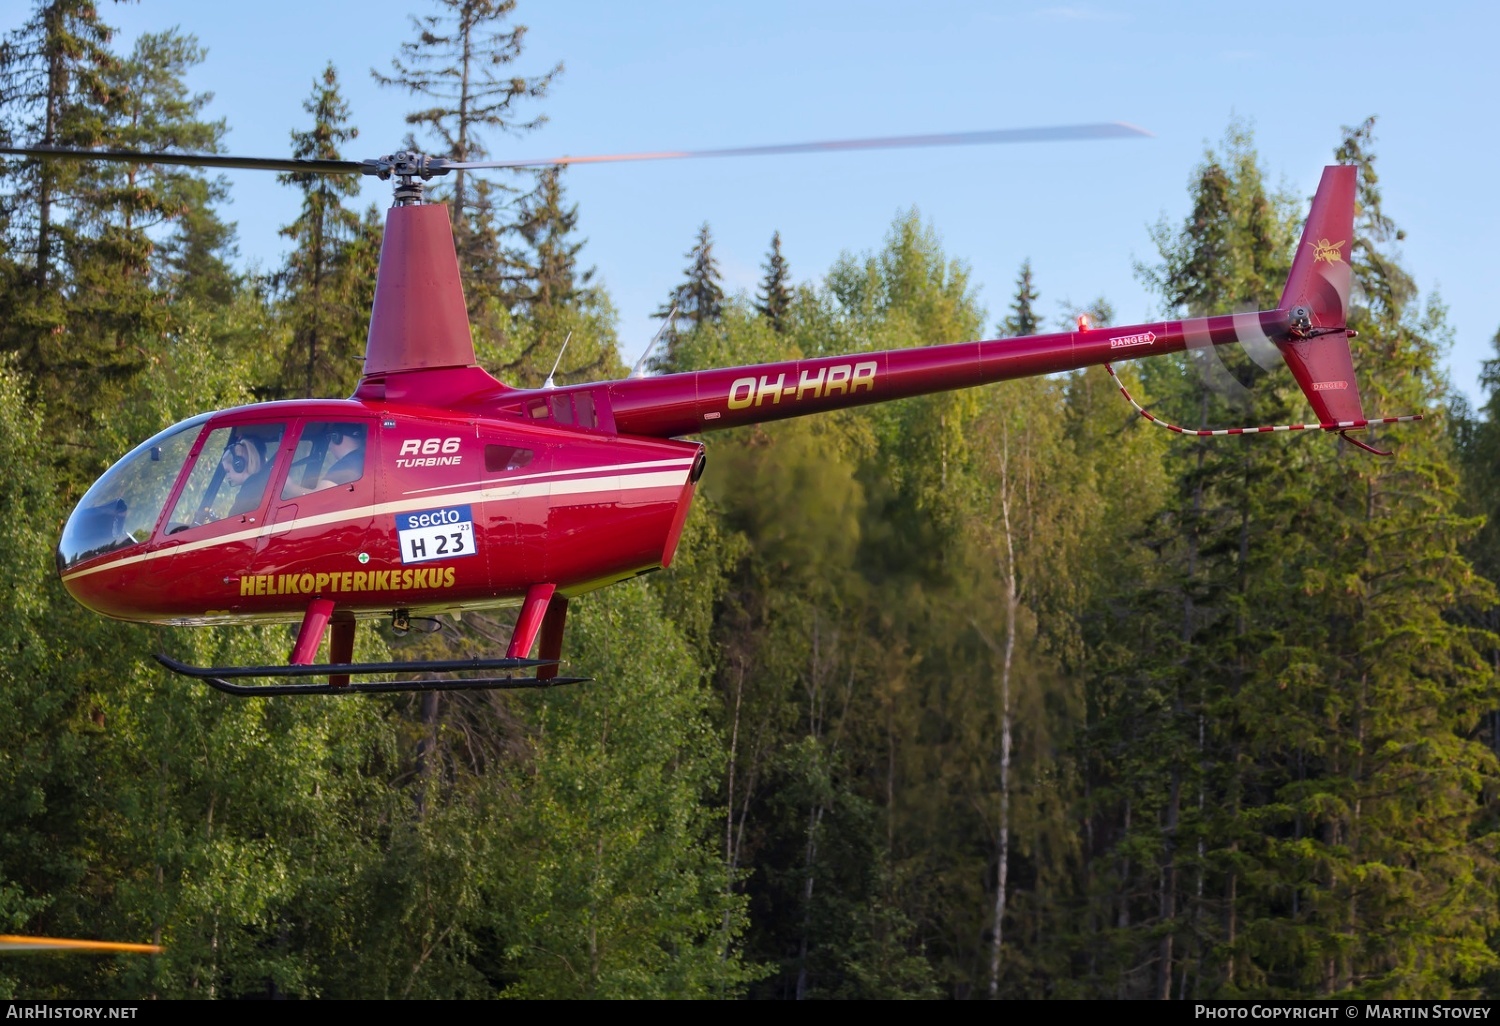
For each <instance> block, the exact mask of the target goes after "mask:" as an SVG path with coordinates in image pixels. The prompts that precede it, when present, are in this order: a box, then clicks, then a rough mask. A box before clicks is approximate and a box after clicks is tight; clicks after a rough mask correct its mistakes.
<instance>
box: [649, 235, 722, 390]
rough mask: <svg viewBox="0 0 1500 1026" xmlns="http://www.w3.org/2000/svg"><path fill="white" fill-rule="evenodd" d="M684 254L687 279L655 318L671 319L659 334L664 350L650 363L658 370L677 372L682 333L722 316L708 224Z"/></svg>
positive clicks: (720, 279) (711, 238) (717, 267)
mask: <svg viewBox="0 0 1500 1026" xmlns="http://www.w3.org/2000/svg"><path fill="white" fill-rule="evenodd" d="M684 255H685V256H686V257H687V258H688V261H689V263H688V265H687V267H686V268H684V269H683V274H684V275H686V280H684V281H683V282H682V284H680V285H678V286H677V287H676V288H675V289H673V290H672V292H671V295H670V296H668V298H667V301H666V302H665V303H663V304H662V306H661V308H660V309H659V310H657V311H656V316H657V317H668V316H670V317H671V318H672V322H671V323H670V324H669V325H668V326H667V330H666V331H665V332H664V333H663V335H662V338H663V340H664V341H665V342H666V350H665V351H664V352H663V353H662V354H661V355H660V356H659V357H657V358H655V360H654V361H653V362H654V363H655V365H656V367H657V368H658V369H661V370H674V369H677V367H678V364H679V362H680V361H679V359H678V355H677V348H678V346H679V344H680V343H681V340H682V336H683V335H684V334H686V333H687V332H690V331H695V330H697V329H698V328H701V327H703V326H704V325H706V324H712V323H714V322H715V321H717V320H719V318H720V317H722V316H723V315H724V285H723V281H724V279H723V278H722V277H721V276H720V274H719V261H718V260H717V259H715V257H714V242H713V236H712V234H711V233H710V231H709V228H708V222H707V221H705V222H703V227H701V228H699V229H698V241H697V242H696V243H694V245H693V248H692V249H690V250H688V251H687V253H686V254H684ZM674 309H675V310H676V313H675V314H674V313H673V310H674Z"/></svg>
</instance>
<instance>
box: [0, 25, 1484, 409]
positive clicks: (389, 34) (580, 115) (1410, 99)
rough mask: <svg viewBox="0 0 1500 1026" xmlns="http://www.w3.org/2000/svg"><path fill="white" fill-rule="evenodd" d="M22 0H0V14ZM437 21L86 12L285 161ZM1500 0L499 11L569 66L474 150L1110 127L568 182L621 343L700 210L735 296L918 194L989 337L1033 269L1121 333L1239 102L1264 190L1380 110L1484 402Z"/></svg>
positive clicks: (243, 214) (1383, 161) (255, 198)
mask: <svg viewBox="0 0 1500 1026" xmlns="http://www.w3.org/2000/svg"><path fill="white" fill-rule="evenodd" d="M29 9H30V4H29V3H28V2H22V0H0V12H3V13H0V26H4V27H9V26H11V25H14V24H17V23H18V22H19V21H20V20H21V19H22V18H24V17H25V15H26V13H27V11H28V10H29ZM431 9H432V8H431V6H430V5H429V4H427V3H423V2H420V0H405V2H390V0H362V2H359V3H334V2H319V0H303V2H300V3H289V2H284V0H259V2H257V3H254V4H204V3H202V2H201V0H199V2H186V0H144V2H142V3H139V4H128V5H116V4H104V5H103V10H104V16H105V18H106V20H108V21H110V22H111V23H113V24H114V25H116V26H117V27H118V28H119V29H120V30H121V38H120V45H121V47H122V48H125V47H128V45H129V42H130V40H131V39H133V38H134V36H135V35H136V34H138V33H139V32H141V31H145V30H158V29H162V28H167V27H172V26H177V27H179V28H180V29H181V30H182V31H184V32H187V33H191V34H193V35H195V36H197V37H198V39H199V41H200V42H201V43H202V44H203V45H204V46H206V47H207V48H208V51H209V52H208V58H207V60H206V62H205V63H204V64H203V65H202V66H200V67H199V68H198V69H197V71H196V72H195V73H194V76H193V78H192V85H193V86H194V87H195V88H196V89H199V90H206V91H211V92H213V93H214V94H215V98H214V101H213V103H212V104H211V106H210V108H209V110H210V113H211V114H212V115H214V116H218V117H224V118H226V119H227V120H228V123H229V125H230V129H231V130H230V133H229V137H228V143H227V149H228V151H229V152H232V153H236V154H246V155H257V156H259V155H281V154H284V153H286V152H287V148H288V145H289V139H288V133H289V132H290V131H291V130H292V129H293V128H296V127H301V126H303V125H305V123H306V121H307V115H306V114H304V112H303V110H302V106H301V104H302V101H303V100H304V99H305V98H306V97H307V95H308V94H309V92H310V90H311V86H312V82H313V79H314V77H315V76H316V75H317V74H318V73H319V72H320V71H321V69H322V68H323V66H324V65H325V64H326V63H327V62H328V61H330V60H331V61H332V62H333V63H334V64H335V66H336V67H337V68H338V70H339V72H340V75H341V78H342V81H343V84H344V90H345V94H346V96H347V98H348V99H349V102H350V104H351V107H352V112H353V120H354V123H355V124H356V125H358V126H359V128H360V133H361V134H360V138H359V140H357V142H356V144H355V145H354V146H352V147H351V148H350V151H349V152H348V153H347V154H346V156H350V157H364V156H374V155H378V154H381V153H385V152H389V151H390V150H392V149H394V148H396V147H397V146H398V145H399V140H400V139H401V137H402V135H403V134H404V131H405V127H404V125H403V124H402V115H403V114H404V113H405V111H406V110H407V109H408V108H409V107H410V106H411V105H412V104H411V103H410V102H409V101H408V98H407V97H406V96H405V95H404V94H401V93H399V92H397V91H395V90H388V89H380V88H378V87H376V86H375V85H374V83H373V82H372V81H371V79H370V69H371V68H372V67H381V68H385V67H387V66H388V65H389V62H390V59H391V57H392V56H394V55H395V53H396V51H397V48H398V47H399V45H400V44H401V43H402V42H403V41H405V40H407V39H408V38H410V37H411V35H412V29H411V26H410V20H409V15H410V14H412V13H418V14H420V13H426V12H428V11H429V10H431ZM1496 11H1497V8H1495V7H1493V6H1491V5H1484V4H1479V3H1451V4H1429V5H1424V6H1422V7H1414V6H1413V5H1411V4H1409V3H1405V4H1396V3H1386V2H1369V3H1365V4H1361V5H1352V4H1339V5H1333V4H1321V3H1314V2H1308V0H1303V2H1299V3H1284V2H1268V3H1259V4H1254V5H1218V4H1213V5H1209V4H1197V3H1165V2H1162V3H1130V4H1126V3H1112V2H1094V3H1070V4H1046V3H1016V4H1009V3H978V2H970V0H928V2H926V3H924V4H921V5H917V4H913V3H910V2H906V3H891V2H884V0H863V2H859V3H854V2H843V0H816V2H813V0H801V2H798V3H790V2H780V0H757V2H756V3H754V4H723V3H706V2H703V0H698V2H689V0H646V2H642V3H635V4H624V3H618V2H614V3H606V2H595V0H548V2H542V0H521V3H520V5H519V7H518V11H517V19H516V20H518V21H520V22H521V23H523V24H526V25H529V26H530V29H531V31H530V34H529V36H528V40H527V51H526V54H525V56H524V57H523V61H522V67H521V68H520V70H521V71H522V72H523V73H535V72H538V71H541V70H543V69H545V68H547V67H550V66H551V64H553V63H555V62H557V61H562V62H564V64H565V65H566V70H565V72H564V73H563V74H562V75H561V76H560V77H559V78H558V80H557V82H556V84H555V86H554V88H553V91H552V95H551V96H550V97H549V98H548V99H547V100H545V101H542V102H541V104H540V105H539V108H538V111H539V112H545V113H546V114H547V115H548V117H549V122H548V124H547V125H546V126H545V127H543V128H542V129H541V130H539V131H537V132H535V133H532V134H531V135H529V136H527V137H526V138H524V139H509V138H503V137H497V138H492V139H490V140H489V143H490V149H491V152H492V153H493V154H494V155H496V156H500V155H513V156H552V155H557V154H564V153H569V154H580V153H607V152H617V151H622V150H626V151H628V150H644V149H677V148H685V149H707V148H714V147H722V146H735V145H755V144H762V143H778V142H799V141H804V140H810V139H829V138H847V137H860V136H873V135H893V134H908V133H926V132H943V131H967V130H979V129H990V128H1009V127H1026V126H1033V125H1049V124H1073V123H1080V122H1093V121H1111V120H1121V121H1128V122H1131V123H1134V124H1137V125H1141V126H1142V127H1144V128H1147V129H1149V130H1150V131H1152V132H1153V133H1155V138H1153V139H1149V140H1139V141H1110V142H1089V143H1082V142H1075V143H1061V144H1047V145H1030V146H997V147H985V148H959V149H953V150H946V151H937V150H918V151H908V152H891V153H866V154H828V155H818V156H805V157H774V158H747V159H735V160H704V161H688V162H676V163H662V164H635V165H615V166H594V167H580V168H574V169H572V170H570V171H569V172H568V173H567V174H566V176H565V183H566V187H567V190H568V193H569V196H570V198H571V199H572V200H573V201H574V202H576V203H578V205H579V209H580V215H581V222H580V224H581V232H582V234H583V235H584V236H585V237H586V238H587V239H588V245H587V246H586V247H585V249H584V251H583V258H584V260H585V261H586V263H587V264H592V265H595V266H597V268H598V270H599V275H600V278H601V279H602V280H603V282H604V283H605V285H606V286H607V288H608V289H609V291H610V293H611V295H612V296H613V298H614V301H615V303H616V305H617V307H618V309H619V312H620V336H621V340H622V345H623V348H624V350H625V352H626V354H627V356H633V355H634V354H635V353H637V352H639V350H640V348H641V347H642V345H644V343H645V341H646V339H647V338H649V337H650V335H651V333H652V332H653V331H654V330H655V323H654V322H653V321H652V320H651V318H650V314H651V312H652V311H653V310H654V309H655V308H656V307H657V306H658V305H659V304H660V303H661V301H662V299H663V297H665V296H666V295H667V293H668V291H669V290H670V289H671V288H672V286H673V285H675V284H676V283H677V281H678V280H680V278H681V273H682V269H683V267H684V265H685V263H686V260H685V256H684V254H685V253H686V251H687V250H688V248H689V247H690V246H691V244H692V241H693V237H694V234H695V232H696V230H697V228H698V226H699V225H700V224H702V223H703V222H705V221H707V222H708V223H709V225H710V226H711V228H712V230H713V234H714V238H715V240H716V243H717V250H716V251H717V253H718V255H719V258H720V260H721V264H722V267H723V270H724V273H725V277H726V280H727V283H728V285H729V287H730V289H731V290H735V289H745V290H752V291H753V289H754V287H755V284H756V282H757V281H758V279H759V277H760V274H761V270H760V264H761V263H762V261H763V260H764V257H765V252H766V249H767V245H768V243H769V240H770V237H771V233H772V232H773V231H780V232H781V234H782V239H783V243H784V249H785V253H786V255H787V258H788V260H789V261H790V264H791V267H792V271H793V274H794V275H795V276H796V277H797V278H798V279H800V280H816V279H817V278H819V277H820V276H821V275H822V274H823V273H824V272H825V271H826V270H827V269H828V267H829V265H830V264H831V263H832V262H833V261H834V260H835V259H836V258H837V257H838V255H839V253H840V252H841V251H846V250H847V251H853V252H856V253H860V252H865V251H869V250H872V249H875V248H877V247H878V246H879V245H880V244H881V241H882V239H883V237H884V236H885V233H886V231H887V230H888V228H889V226H890V224H891V221H892V219H893V218H894V217H895V216H896V214H897V213H898V212H899V211H902V210H906V209H908V208H910V207H912V206H915V207H917V208H918V209H919V210H920V211H921V213H922V215H923V217H924V218H925V219H927V220H928V221H929V222H930V223H931V224H932V225H933V226H934V227H935V228H936V230H937V231H938V233H939V234H940V235H941V237H942V239H943V243H944V247H945V249H946V251H947V252H948V254H949V255H951V256H954V257H958V258H961V259H963V260H965V261H967V262H968V263H969V265H970V266H971V268H972V274H973V279H972V280H973V282H974V283H975V285H976V286H977V287H978V288H979V289H980V298H981V301H982V302H983V303H984V304H985V305H986V306H987V307H988V309H989V312H990V314H989V318H988V324H989V325H990V326H993V324H994V322H995V321H997V320H998V319H999V318H1000V317H1001V316H1003V314H1004V312H1005V307H1006V305H1007V304H1008V302H1009V297H1010V294H1011V291H1012V289H1013V282H1014V279H1015V274H1016V270H1017V267H1018V266H1019V264H1020V263H1021V261H1022V260H1023V259H1026V258H1030V259H1031V261H1032V263H1033V266H1034V268H1035V272H1036V280H1037V283H1038V285H1039V287H1040V289H1041V292H1042V302H1043V308H1044V309H1045V310H1046V311H1047V312H1048V313H1049V314H1057V313H1060V312H1061V306H1060V304H1062V303H1063V302H1064V301H1068V300H1071V301H1072V302H1073V303H1076V304H1083V303H1085V302H1087V301H1089V300H1091V299H1092V298H1093V297H1095V296H1098V295H1103V296H1105V297H1107V298H1108V299H1109V300H1110V301H1111V302H1112V303H1113V304H1114V305H1115V307H1116V309H1117V310H1118V312H1119V317H1120V319H1121V320H1122V321H1130V320H1145V319H1148V318H1150V317H1152V316H1155V315H1157V314H1158V313H1159V312H1160V311H1159V310H1158V309H1157V307H1156V306H1155V305H1154V304H1153V300H1152V297H1151V296H1150V295H1149V294H1147V293H1146V291H1145V290H1144V289H1143V288H1142V287H1141V285H1140V284H1139V283H1138V282H1137V281H1136V279H1135V276H1134V273H1133V270H1132V268H1133V264H1134V262H1135V261H1140V260H1148V261H1149V260H1150V259H1152V257H1153V255H1154V252H1153V249H1152V246H1151V242H1150V238H1149V235H1148V226H1149V225H1150V224H1152V223H1154V222H1155V221H1156V220H1157V219H1158V218H1160V217H1162V216H1166V217H1167V218H1169V219H1170V220H1172V221H1179V220H1180V219H1181V218H1182V217H1183V215H1184V214H1185V212H1186V209H1187V189H1186V187H1187V183H1188V180H1189V178H1190V176H1191V175H1192V173H1193V170H1194V167H1195V166H1196V165H1197V164H1198V162H1199V161H1200V160H1201V158H1202V155H1203V152H1204V149H1205V147H1206V146H1208V145H1213V144H1216V143H1217V142H1218V140H1220V139H1221V138H1222V137H1223V135H1224V132H1225V129H1226V127H1227V125H1228V124H1229V122H1230V120H1231V118H1240V119H1243V120H1244V121H1246V122H1248V123H1249V124H1250V125H1251V126H1252V127H1253V130H1254V133H1255V139H1256V143H1257V145H1258V148H1259V150H1260V153H1261V155H1262V158H1263V161H1264V164H1265V166H1266V169H1267V170H1268V172H1269V173H1270V176H1271V179H1272V181H1273V182H1274V183H1278V184H1281V185H1284V186H1285V187H1286V188H1287V189H1288V190H1290V191H1291V192H1292V193H1293V194H1296V195H1300V196H1310V195H1311V193H1312V191H1313V189H1314V188H1315V186H1316V184H1317V180H1318V175H1319V173H1320V170H1321V168H1322V166H1323V165H1324V164H1325V163H1327V162H1329V161H1330V160H1331V159H1332V151H1333V148H1334V146H1335V145H1336V144H1337V142H1338V139H1339V135H1340V131H1339V129H1340V126H1341V125H1346V124H1355V123H1358V122H1359V121H1360V120H1362V119H1363V118H1365V117H1366V116H1368V115H1371V114H1375V115H1378V116H1379V118H1380V121H1379V127H1378V135H1377V143H1378V154H1379V165H1378V166H1379V169H1380V173H1381V176H1382V185H1383V187H1384V191H1385V198H1386V207H1387V211H1388V213H1389V214H1390V215H1392V216H1393V217H1394V218H1395V219H1396V221H1397V222H1398V223H1399V224H1400V225H1401V226H1402V227H1403V228H1404V229H1405V230H1406V232H1407V239H1406V241H1405V243H1403V246H1402V254H1403V258H1404V262H1405V264H1406V266H1407V267H1408V268H1409V269H1410V270H1411V271H1412V272H1413V273H1414V274H1415V276H1416V278H1417V280H1418V282H1419V284H1420V285H1421V287H1422V289H1423V291H1424V293H1429V292H1433V291H1436V292H1438V293H1439V294H1440V295H1441V297H1442V299H1443V301H1444V302H1446V303H1447V305H1448V307H1449V310H1450V323H1451V325H1452V327H1453V329H1454V348H1453V350H1452V354H1451V361H1450V366H1451V375H1452V379H1453V381H1454V383H1455V385H1457V386H1458V387H1459V388H1461V389H1462V390H1464V391H1465V392H1467V393H1469V394H1470V395H1471V396H1474V395H1477V374H1478V366H1479V361H1480V360H1482V359H1485V358H1486V357H1487V356H1488V355H1490V339H1491V337H1492V336H1493V335H1494V334H1495V332H1496V329H1497V328H1500V309H1497V308H1496V307H1495V305H1494V304H1492V303H1491V302H1490V285H1491V260H1490V259H1489V258H1488V257H1486V256H1485V254H1486V253H1487V252H1488V248H1489V247H1488V243H1487V240H1488V239H1490V238H1493V237H1494V236H1495V234H1496V228H1497V220H1500V215H1497V213H1496V211H1497V204H1496V202H1495V198H1494V195H1495V193H1494V188H1493V186H1492V185H1491V184H1490V183H1489V182H1488V181H1487V179H1488V177H1489V173H1490V169H1492V168H1494V167H1496V166H1497V165H1500V152H1497V151H1500V142H1497V136H1496V132H1495V131H1494V128H1493V125H1492V122H1493V107H1494V103H1495V100H1496V97H1497V96H1500V72H1497V70H1496V67H1497V62H1496V61H1495V60H1494V58H1493V41H1494V39H1495V37H1496V35H1497V29H1500V14H1497V13H1496ZM231 183H232V190H233V199H234V205H233V207H232V208H231V210H230V217H231V218H232V219H233V220H235V221H237V222H238V224H239V232H240V238H241V251H242V254H243V256H244V257H245V258H246V259H247V260H253V261H259V262H261V263H262V264H266V265H270V264H273V263H275V262H277V261H278V260H279V259H280V255H281V253H282V252H283V251H284V248H285V247H284V245H283V240H281V239H280V238H279V237H278V236H277V233H276V229H277V228H278V227H279V226H280V225H282V224H285V223H287V222H288V221H290V220H291V218H292V217H293V216H294V213H295V209H296V196H295V194H294V193H293V192H292V190H290V189H289V188H286V187H283V186H279V185H277V184H276V183H275V179H274V176H272V175H267V174H264V173H262V174H260V175H256V174H253V173H249V172H244V173H239V174H236V175H233V176H231ZM387 196H388V192H387V187H385V186H379V185H377V184H376V183H371V184H370V185H369V186H368V187H367V188H366V192H365V200H366V202H378V203H379V204H380V205H381V206H385V205H386V204H387V203H388V198H387ZM1268 298H1270V299H1274V297H1268ZM1356 344H1357V343H1356ZM514 384H518V385H535V384H539V382H514ZM1371 412H1372V413H1400V412H1406V411H1371Z"/></svg>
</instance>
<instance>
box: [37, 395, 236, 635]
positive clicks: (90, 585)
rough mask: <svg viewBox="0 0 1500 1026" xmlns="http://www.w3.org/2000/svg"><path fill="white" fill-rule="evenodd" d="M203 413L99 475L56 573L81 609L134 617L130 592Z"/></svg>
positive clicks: (73, 519)
mask: <svg viewBox="0 0 1500 1026" xmlns="http://www.w3.org/2000/svg"><path fill="white" fill-rule="evenodd" d="M208 417H209V415H208V414H203V415H200V416H198V417H194V418H193V419H191V420H188V421H184V422H182V423H181V424H176V425H173V426H172V427H170V428H167V430H165V431H163V432H161V433H159V434H157V435H154V436H153V437H151V438H148V439H147V440H146V441H144V442H142V443H141V444H140V445H138V446H136V447H135V448H134V449H132V450H131V451H130V452H129V453H127V454H126V455H125V456H123V457H122V458H121V459H120V460H118V461H117V462H116V463H115V465H114V466H112V467H110V468H109V469H108V470H107V471H105V472H104V474H103V476H101V477H100V478H99V480H97V481H95V482H94V484H93V486H92V487H90V488H89V490H88V491H87V492H85V493H84V496H83V498H82V499H80V500H79V501H78V506H77V507H76V508H75V509H74V510H73V513H72V515H71V516H69V517H68V520H67V523H66V524H64V525H63V531H62V537H61V538H59V539H58V543H57V570H58V573H59V574H60V575H61V576H62V582H63V587H65V588H67V589H68V593H69V594H70V595H72V596H73V598H75V599H76V600H77V601H78V602H79V603H80V604H82V605H83V606H86V607H87V608H89V609H92V610H94V611H95V612H99V613H103V614H105V615H106V616H113V617H118V618H122V619H137V618H139V614H137V615H131V614H132V612H133V610H132V608H131V604H130V602H129V597H128V594H127V592H128V588H129V583H130V579H131V578H132V577H133V575H134V574H135V573H136V572H137V568H138V564H139V563H140V561H141V560H140V555H141V550H142V549H143V548H144V547H145V545H146V543H147V542H149V541H150V540H151V535H152V532H153V531H154V530H155V529H156V523H157V521H158V520H159V519H160V517H161V513H162V510H163V508H164V507H165V506H166V503H167V499H168V497H169V496H170V495H171V493H172V488H173V486H174V485H176V483H177V478H178V476H179V475H180V474H181V473H182V468H183V466H184V464H185V463H186V462H187V458H188V454H189V453H190V452H191V451H192V446H193V442H194V441H195V440H196V439H197V437H198V434H199V430H200V429H201V427H202V425H203V422H204V421H206V420H207V419H208Z"/></svg>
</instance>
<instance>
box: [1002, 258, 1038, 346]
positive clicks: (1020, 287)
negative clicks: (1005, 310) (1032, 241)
mask: <svg viewBox="0 0 1500 1026" xmlns="http://www.w3.org/2000/svg"><path fill="white" fill-rule="evenodd" d="M1039 298H1040V296H1039V295H1038V294H1037V291H1036V285H1035V283H1034V282H1033V281H1032V280H1031V261H1030V260H1029V259H1027V260H1023V261H1022V262H1021V271H1020V274H1019V275H1017V277H1016V298H1015V299H1014V300H1013V301H1012V302H1011V304H1010V314H1009V316H1007V317H1006V318H1005V320H1003V321H1001V322H1000V330H1001V331H1002V332H1004V333H1005V334H1006V335H1035V334H1036V333H1037V331H1038V330H1039V329H1040V328H1041V318H1039V317H1038V316H1037V313H1036V301H1037V300H1038V299H1039Z"/></svg>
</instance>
